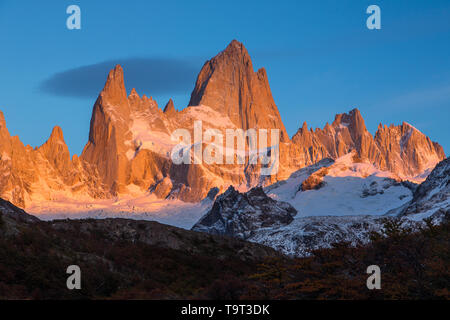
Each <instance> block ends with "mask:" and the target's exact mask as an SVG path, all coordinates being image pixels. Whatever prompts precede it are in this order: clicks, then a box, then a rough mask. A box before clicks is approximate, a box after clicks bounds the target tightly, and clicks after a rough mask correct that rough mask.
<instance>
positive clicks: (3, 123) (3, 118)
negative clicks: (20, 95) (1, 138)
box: [0, 110, 6, 130]
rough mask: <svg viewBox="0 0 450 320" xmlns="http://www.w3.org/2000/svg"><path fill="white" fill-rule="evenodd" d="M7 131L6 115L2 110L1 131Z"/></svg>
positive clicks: (0, 116) (0, 117) (0, 118)
mask: <svg viewBox="0 0 450 320" xmlns="http://www.w3.org/2000/svg"><path fill="white" fill-rule="evenodd" d="M2 129H6V120H5V115H4V114H3V112H2V110H0V130H2Z"/></svg>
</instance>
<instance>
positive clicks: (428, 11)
mask: <svg viewBox="0 0 450 320" xmlns="http://www.w3.org/2000/svg"><path fill="white" fill-rule="evenodd" d="M71 4H77V5H79V6H80V8H81V14H82V29H81V30H68V29H67V28H66V19H67V17H68V15H67V14H66V8H67V7H68V6H69V5H71ZM370 4H376V5H378V6H380V8H381V23H382V29H381V30H368V29H367V28H366V18H367V17H368V15H367V14H366V13H365V11H366V8H367V7H368V6H369V5H370ZM232 39H237V40H239V41H241V42H243V43H244V45H245V46H246V47H247V49H248V51H249V53H250V55H251V57H252V60H253V64H254V67H255V69H257V68H260V67H265V68H266V70H267V73H268V77H269V82H270V85H271V88H272V93H273V95H274V98H275V102H276V103H277V105H278V108H279V110H280V113H281V116H282V119H283V121H284V123H285V125H286V128H287V130H288V133H289V134H290V135H292V134H294V133H295V132H296V130H297V129H298V127H299V126H301V124H302V123H303V121H307V123H308V125H309V126H313V127H317V126H319V127H323V126H324V125H325V123H326V122H327V121H329V122H331V121H333V119H334V115H335V114H336V113H341V112H346V111H349V110H350V109H352V108H354V107H358V108H359V109H360V110H361V113H362V115H363V117H364V118H365V120H366V124H367V127H368V129H369V130H370V131H371V133H374V132H375V130H376V127H377V125H378V123H380V122H382V123H383V124H391V123H395V124H400V123H401V122H402V121H407V122H409V123H411V124H412V125H414V126H415V127H417V128H418V129H419V130H421V131H422V132H424V133H425V134H427V135H429V136H430V137H431V139H432V140H434V141H438V142H439V143H441V144H442V145H443V146H444V150H445V151H446V153H447V154H448V152H449V151H448V150H450V130H449V129H448V128H449V119H450V117H449V116H450V58H449V56H450V2H449V1H448V0H442V1H441V0H433V1H426V0H423V1H413V0H407V1H406V0H405V1H403V0H390V1H380V0H371V1H363V0H361V1H358V0H341V1H317V0H315V1H313V0H310V1H283V0H279V1H263V0H258V1H250V0H248V1H245V0H241V1H234V0H227V1H215V0H195V1H151V0H148V1H132V0H128V1H107V2H106V1H98V0H96V1H92V0H86V1H75V0H72V1H64V0H55V1H19V0H14V1H13V0H10V1H8V0H6V1H5V0H3V1H2V0H0V110H2V111H3V112H4V114H5V117H6V121H7V125H8V128H9V130H10V132H11V133H12V134H13V135H19V137H20V139H21V140H22V141H23V142H24V143H25V144H30V145H32V146H37V145H40V144H42V143H43V142H44V141H45V140H46V139H47V138H48V136H49V134H50V132H51V129H52V127H53V126H54V125H60V126H61V127H62V128H63V131H64V136H65V139H66V142H67V144H68V145H69V149H70V151H71V153H78V154H79V153H80V152H81V150H82V148H83V146H84V144H85V143H86V142H87V139H88V132H89V121H90V117H91V111H92V106H93V104H94V102H95V99H96V97H97V94H98V92H99V91H100V90H101V88H102V87H103V85H104V81H105V79H106V76H107V74H106V73H107V70H108V69H109V68H112V67H113V66H114V64H115V63H122V64H123V65H124V69H125V70H124V71H125V81H126V85H127V87H128V90H130V89H131V87H132V86H134V87H136V88H137V91H138V93H140V94H143V93H145V94H147V95H148V96H153V98H155V99H156V100H157V101H158V104H159V105H160V107H164V105H165V103H166V102H167V100H168V99H169V98H170V97H172V98H173V100H174V102H175V106H176V107H177V108H178V109H182V108H184V107H186V105H187V103H188V101H189V97H190V93H191V90H192V89H193V87H194V82H195V78H196V75H197V73H198V72H199V71H200V69H201V67H202V65H203V63H204V62H205V61H206V60H207V59H210V58H211V57H213V56H214V55H216V54H217V53H218V52H219V51H221V50H223V49H224V48H225V47H226V45H227V44H228V43H229V42H230V41H231V40H232ZM77 80H78V81H77ZM67 81H73V86H71V85H70V84H71V83H70V82H67Z"/></svg>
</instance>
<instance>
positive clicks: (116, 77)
mask: <svg viewBox="0 0 450 320" xmlns="http://www.w3.org/2000/svg"><path fill="white" fill-rule="evenodd" d="M101 96H102V97H104V98H106V99H107V101H108V102H110V103H113V104H120V103H123V102H124V101H125V100H126V99H127V91H126V89H125V82H124V77H123V69H122V67H121V66H120V65H119V64H118V65H116V66H115V68H114V69H112V70H111V71H110V72H109V74H108V78H107V79H106V83H105V86H104V88H103V90H102V92H101Z"/></svg>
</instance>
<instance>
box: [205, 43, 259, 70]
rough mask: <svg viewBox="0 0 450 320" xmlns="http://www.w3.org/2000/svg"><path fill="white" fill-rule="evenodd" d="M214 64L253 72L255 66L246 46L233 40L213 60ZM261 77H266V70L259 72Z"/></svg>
mask: <svg viewBox="0 0 450 320" xmlns="http://www.w3.org/2000/svg"><path fill="white" fill-rule="evenodd" d="M211 62H212V63H213V64H218V65H229V64H231V65H233V66H234V67H240V66H242V67H244V68H247V69H248V70H251V71H252V72H253V65H252V60H251V58H250V55H249V53H248V51H247V49H246V48H245V46H244V45H243V44H242V43H241V42H239V41H237V40H233V41H231V42H230V44H229V45H228V46H227V47H226V48H225V50H223V51H222V52H220V53H219V54H218V55H217V56H215V57H214V58H212V59H211ZM258 72H259V75H261V76H263V77H264V76H265V70H264V68H261V69H260V70H258Z"/></svg>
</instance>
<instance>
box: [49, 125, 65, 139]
mask: <svg viewBox="0 0 450 320" xmlns="http://www.w3.org/2000/svg"><path fill="white" fill-rule="evenodd" d="M49 140H56V141H62V142H64V135H63V131H62V129H61V127H60V126H54V127H53V130H52V133H51V134H50V138H49Z"/></svg>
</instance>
